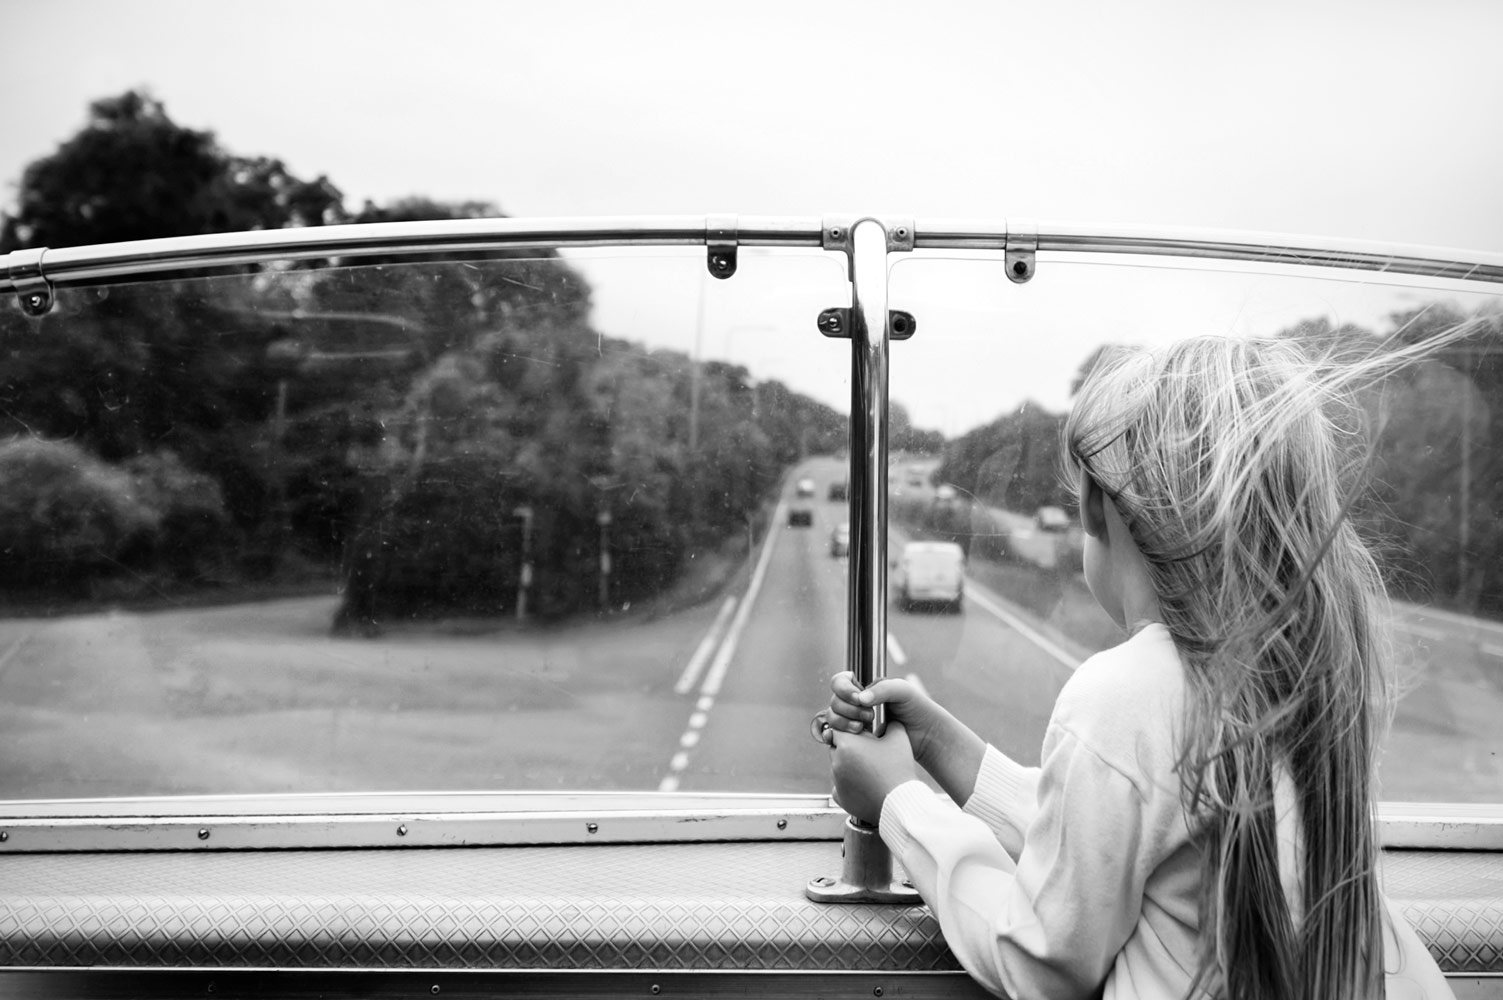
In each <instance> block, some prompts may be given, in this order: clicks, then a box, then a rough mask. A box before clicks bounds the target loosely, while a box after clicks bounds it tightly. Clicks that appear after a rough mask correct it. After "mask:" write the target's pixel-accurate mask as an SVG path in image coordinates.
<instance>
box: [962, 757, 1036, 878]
mask: <svg viewBox="0 0 1503 1000" xmlns="http://www.w3.org/2000/svg"><path fill="white" fill-rule="evenodd" d="M1038 800H1039V769H1038V768H1036V767H1024V766H1023V765H1022V764H1019V763H1018V762H1017V761H1015V760H1013V759H1012V758H1011V757H1009V756H1007V755H1006V754H1005V753H1003V752H1002V751H1000V750H998V749H997V748H996V747H994V746H992V745H991V744H987V747H986V753H985V755H984V756H983V757H982V758H981V769H980V770H979V771H978V772H977V774H976V788H975V790H974V791H972V792H971V797H970V798H969V799H967V800H966V803H965V811H966V812H967V813H970V814H971V815H972V816H975V817H976V818H977V819H979V820H981V822H983V823H985V824H986V825H987V826H988V827H990V828H991V831H992V836H994V837H996V838H997V840H998V842H999V843H1001V845H1002V847H1003V849H1004V850H1006V851H1007V853H1008V855H1010V856H1011V857H1012V859H1013V860H1014V861H1016V860H1018V855H1019V854H1020V853H1021V852H1022V850H1023V837H1024V834H1025V833H1026V832H1027V830H1028V828H1029V827H1030V826H1032V825H1033V820H1034V818H1035V817H1036V816H1037V815H1038V811H1039V801H1038Z"/></svg>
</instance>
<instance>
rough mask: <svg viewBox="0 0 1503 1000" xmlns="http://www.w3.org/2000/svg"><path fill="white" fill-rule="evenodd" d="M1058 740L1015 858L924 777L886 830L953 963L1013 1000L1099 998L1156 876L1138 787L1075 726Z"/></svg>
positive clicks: (892, 812) (900, 792)
mask: <svg viewBox="0 0 1503 1000" xmlns="http://www.w3.org/2000/svg"><path fill="white" fill-rule="evenodd" d="M1051 736H1052V738H1051V739H1049V740H1047V741H1046V753H1045V757H1044V763H1043V767H1042V768H1041V770H1040V773H1039V778H1038V795H1037V813H1036V815H1035V817H1034V818H1033V821H1032V822H1031V823H1030V824H1028V827H1027V831H1026V837H1025V838H1024V841H1023V844H1022V848H1021V851H1020V852H1019V855H1018V858H1017V861H1016V862H1014V860H1013V858H1012V857H1010V856H1009V854H1008V852H1007V851H1005V850H1004V849H1003V847H1002V845H1001V843H999V840H998V837H997V836H996V835H994V833H993V832H992V830H991V829H990V828H989V827H988V826H987V824H986V823H985V822H983V821H981V820H980V819H977V818H976V817H975V816H972V815H967V814H966V813H963V812H961V811H960V810H959V809H958V808H957V807H956V806H955V805H954V803H952V802H949V801H948V800H943V799H940V798H939V797H937V796H935V795H934V794H933V793H932V792H930V791H929V789H928V788H927V786H925V785H924V784H922V783H921V782H917V781H912V782H907V783H905V784H903V785H901V786H899V787H898V788H896V789H894V790H893V791H892V792H891V793H890V794H889V795H888V796H887V798H886V800H885V801H884V802H883V806H882V816H881V822H880V824H879V829H880V831H881V834H882V837H883V839H884V841H886V843H887V845H888V846H889V847H890V848H891V849H892V851H893V854H894V855H895V856H896V857H897V858H898V859H899V861H900V862H901V863H902V865H903V867H904V869H905V870H906V871H907V872H908V875H909V877H910V878H911V879H912V880H913V882H914V885H915V886H917V887H918V890H919V892H920V894H921V895H922V896H923V898H924V901H925V902H926V903H928V904H929V907H930V909H931V910H932V911H933V912H934V914H935V916H936V917H937V918H938V920H939V923H940V928H941V930H942V931H943V933H944V936H945V941H946V943H947V944H949V946H950V949H951V951H953V952H954V953H955V956H956V958H957V959H958V960H959V961H960V963H961V964H962V965H963V966H964V967H965V968H966V970H967V971H968V972H969V973H970V974H971V975H972V976H973V977H974V978H975V979H976V980H978V981H979V982H980V983H981V984H982V985H983V986H985V987H986V988H987V989H989V990H991V991H992V992H994V993H998V994H1004V995H1011V996H1014V997H1029V998H1032V997H1085V996H1090V995H1092V994H1094V993H1095V992H1096V991H1097V990H1098V989H1099V987H1100V986H1101V984H1102V982H1103V981H1104V980H1105V979H1106V977H1107V974H1108V973H1109V972H1110V971H1111V968H1112V964H1113V962H1114V961H1115V958H1116V955H1117V953H1118V952H1119V951H1120V950H1121V949H1122V947H1123V945H1124V944H1125V943H1126V942H1127V939H1128V937H1129V936H1130V935H1131V934H1132V933H1133V930H1134V928H1135V927H1136V924H1137V921H1138V918H1139V915H1140V912H1141V910H1142V898H1143V886H1144V883H1145V881H1146V880H1147V877H1148V875H1149V874H1150V873H1151V870H1152V869H1151V863H1150V862H1149V861H1148V857H1149V856H1150V855H1152V854H1153V853H1154V849H1153V847H1152V846H1151V845H1150V844H1149V843H1147V842H1146V841H1148V840H1152V839H1154V836H1153V834H1152V833H1151V831H1150V830H1148V829H1146V828H1147V827H1152V826H1154V825H1157V821H1156V820H1155V819H1154V818H1152V817H1150V816H1149V815H1147V813H1148V812H1150V811H1151V810H1146V809H1145V808H1144V807H1145V803H1144V800H1143V799H1142V797H1141V796H1140V794H1139V792H1138V790H1137V788H1136V787H1135V786H1134V784H1133V783H1132V782H1131V781H1130V780H1128V778H1127V777H1126V776H1124V775H1123V774H1122V773H1120V772H1119V771H1117V770H1116V769H1115V768H1113V767H1111V766H1110V765H1109V764H1108V763H1107V762H1106V761H1105V760H1103V759H1102V758H1101V757H1100V756H1098V755H1097V754H1096V753H1095V752H1093V751H1092V750H1091V749H1090V748H1089V747H1087V746H1086V745H1084V744H1083V743H1082V742H1081V741H1080V740H1078V739H1077V738H1076V737H1075V736H1074V735H1072V734H1071V733H1070V732H1069V731H1068V730H1056V731H1055V732H1054V733H1052V734H1051ZM1008 822H1009V823H1010V822H1011V820H1009V821H1008Z"/></svg>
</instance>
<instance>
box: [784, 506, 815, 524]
mask: <svg viewBox="0 0 1503 1000" xmlns="http://www.w3.org/2000/svg"><path fill="white" fill-rule="evenodd" d="M813 524H814V511H812V510H810V509H809V508H808V507H789V508H788V527H790V528H808V527H811V526H813Z"/></svg>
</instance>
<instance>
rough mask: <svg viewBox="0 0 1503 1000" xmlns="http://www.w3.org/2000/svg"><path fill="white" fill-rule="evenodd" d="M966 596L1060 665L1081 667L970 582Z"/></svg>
mask: <svg viewBox="0 0 1503 1000" xmlns="http://www.w3.org/2000/svg"><path fill="white" fill-rule="evenodd" d="M965 596H966V600H968V601H971V602H973V603H975V604H977V605H979V606H980V607H981V608H982V609H984V610H986V611H989V612H990V613H991V614H993V615H995V616H996V617H997V618H999V619H1001V620H1002V623H1003V624H1005V625H1007V626H1008V627H1009V628H1011V629H1012V630H1013V631H1015V632H1017V633H1018V634H1019V635H1021V636H1022V637H1023V638H1025V639H1027V640H1028V641H1029V642H1031V643H1033V644H1034V645H1035V646H1037V647H1038V648H1039V649H1042V650H1043V651H1044V652H1046V653H1048V654H1049V655H1050V656H1051V657H1053V658H1054V659H1055V660H1056V661H1058V662H1059V663H1061V664H1063V665H1064V666H1066V667H1068V668H1069V669H1071V670H1074V669H1075V668H1076V667H1078V666H1080V664H1081V661H1080V660H1079V659H1077V658H1076V657H1074V656H1072V655H1071V654H1070V653H1068V652H1066V651H1065V650H1063V649H1061V648H1060V647H1059V646H1058V645H1056V644H1055V643H1054V642H1053V641H1051V640H1050V639H1048V638H1047V637H1046V636H1044V635H1043V634H1042V633H1041V632H1039V631H1038V630H1037V629H1035V628H1034V627H1033V626H1032V625H1029V624H1028V623H1027V622H1026V621H1024V620H1023V619H1022V618H1019V617H1018V616H1017V615H1015V614H1013V613H1012V612H1011V611H1008V610H1007V609H1006V608H1004V607H1002V606H1001V605H1000V604H998V603H996V602H995V601H993V600H992V599H991V598H989V597H987V596H985V595H984V594H982V593H981V592H980V588H979V587H977V586H976V585H975V584H974V583H972V582H971V581H969V580H967V581H966V586H965Z"/></svg>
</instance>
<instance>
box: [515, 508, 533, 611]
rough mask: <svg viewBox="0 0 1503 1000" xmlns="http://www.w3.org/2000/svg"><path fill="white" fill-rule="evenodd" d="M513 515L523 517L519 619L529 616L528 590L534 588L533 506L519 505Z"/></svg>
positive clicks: (518, 583) (519, 576)
mask: <svg viewBox="0 0 1503 1000" xmlns="http://www.w3.org/2000/svg"><path fill="white" fill-rule="evenodd" d="M511 513H512V516H513V517H519V518H521V519H522V572H521V573H520V574H518V576H517V621H522V620H524V619H525V618H526V617H527V592H528V591H529V590H531V589H532V508H531V507H529V506H527V504H521V505H519V506H518V507H517V508H516V509H515V510H513V511H512V512H511Z"/></svg>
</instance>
